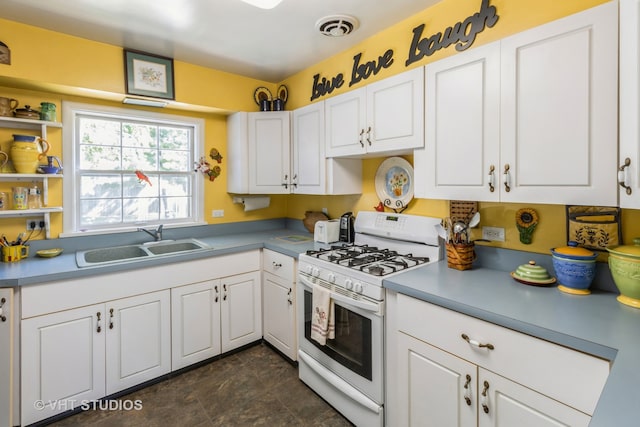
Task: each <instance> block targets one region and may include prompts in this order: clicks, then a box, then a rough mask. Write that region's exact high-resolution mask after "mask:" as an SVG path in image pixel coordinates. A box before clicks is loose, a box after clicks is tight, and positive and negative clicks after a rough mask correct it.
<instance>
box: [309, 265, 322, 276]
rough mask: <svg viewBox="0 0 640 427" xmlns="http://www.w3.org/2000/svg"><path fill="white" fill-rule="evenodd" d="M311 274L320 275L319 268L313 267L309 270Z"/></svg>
mask: <svg viewBox="0 0 640 427" xmlns="http://www.w3.org/2000/svg"><path fill="white" fill-rule="evenodd" d="M311 275H312V276H313V277H318V276H320V270H319V269H318V267H313V271H312V272H311Z"/></svg>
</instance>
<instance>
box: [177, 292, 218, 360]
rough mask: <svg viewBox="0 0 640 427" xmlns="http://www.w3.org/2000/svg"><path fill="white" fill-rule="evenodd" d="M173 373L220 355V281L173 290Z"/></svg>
mask: <svg viewBox="0 0 640 427" xmlns="http://www.w3.org/2000/svg"><path fill="white" fill-rule="evenodd" d="M171 338H172V340H173V342H172V348H171V369H172V370H177V369H180V368H184V367H186V366H189V365H191V364H193V363H196V362H200V361H202V360H206V359H209V358H210V357H214V356H217V355H218V354H220V280H210V281H206V282H202V283H195V284H193V285H187V286H180V287H178V288H173V289H171Z"/></svg>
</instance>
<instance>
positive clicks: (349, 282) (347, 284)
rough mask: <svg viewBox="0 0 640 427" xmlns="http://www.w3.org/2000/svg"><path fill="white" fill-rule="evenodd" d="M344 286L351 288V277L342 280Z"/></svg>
mask: <svg viewBox="0 0 640 427" xmlns="http://www.w3.org/2000/svg"><path fill="white" fill-rule="evenodd" d="M344 287H345V288H347V289H348V290H351V289H353V281H352V280H351V279H347V280H345V281H344Z"/></svg>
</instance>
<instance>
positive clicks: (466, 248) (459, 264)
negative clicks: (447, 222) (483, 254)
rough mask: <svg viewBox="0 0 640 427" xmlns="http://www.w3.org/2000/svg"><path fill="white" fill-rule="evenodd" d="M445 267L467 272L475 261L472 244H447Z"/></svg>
mask: <svg viewBox="0 0 640 427" xmlns="http://www.w3.org/2000/svg"><path fill="white" fill-rule="evenodd" d="M446 247H447V266H448V267H449V268H455V269H456V270H469V269H470V268H471V265H472V264H473V260H474V259H476V252H475V250H474V244H473V243H457V244H453V243H447V244H446Z"/></svg>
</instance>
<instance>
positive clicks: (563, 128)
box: [500, 2, 618, 205]
mask: <svg viewBox="0 0 640 427" xmlns="http://www.w3.org/2000/svg"><path fill="white" fill-rule="evenodd" d="M617 9H618V8H617V2H608V3H605V4H603V5H601V6H598V7H594V8H592V9H588V10H586V11H584V12H581V13H577V14H574V15H571V16H568V17H566V18H563V19H560V20H557V21H554V22H551V23H549V24H545V25H542V26H540V27H536V28H534V29H532V30H528V31H525V32H522V33H520V34H517V35H515V36H512V37H508V38H505V39H503V40H502V42H501V46H502V49H501V51H502V59H501V65H502V88H501V92H502V101H501V111H502V116H501V138H502V140H501V155H500V157H501V162H502V170H501V172H503V171H504V170H505V168H506V167H507V165H508V166H509V170H508V175H509V176H508V181H509V182H508V185H509V189H510V191H507V188H506V185H502V193H501V197H502V201H504V202H534V201H535V202H544V203H559V204H584V205H587V204H596V205H616V204H617V201H618V197H617V194H618V191H617V182H616V170H617V144H616V141H617V135H618V134H617V129H618V128H617V126H618V121H617V111H618V108H617V102H618V96H617V94H618V90H617V89H618V77H617V76H618V49H617V46H618V39H617V37H618V28H617V22H618V18H617Z"/></svg>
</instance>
